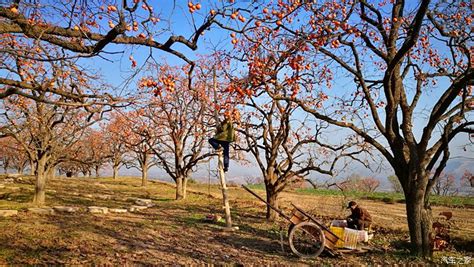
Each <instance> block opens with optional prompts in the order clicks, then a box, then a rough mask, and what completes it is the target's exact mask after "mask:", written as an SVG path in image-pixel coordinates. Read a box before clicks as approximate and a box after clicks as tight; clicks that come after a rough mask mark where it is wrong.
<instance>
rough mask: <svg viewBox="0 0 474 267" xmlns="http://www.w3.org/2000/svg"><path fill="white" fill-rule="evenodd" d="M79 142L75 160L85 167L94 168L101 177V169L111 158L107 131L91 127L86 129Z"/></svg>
mask: <svg viewBox="0 0 474 267" xmlns="http://www.w3.org/2000/svg"><path fill="white" fill-rule="evenodd" d="M77 144H78V146H77V149H78V150H79V151H78V152H79V153H78V156H76V157H75V159H74V160H75V161H76V162H78V163H80V165H81V166H82V168H83V169H88V170H94V171H95V176H96V177H99V176H100V174H99V171H100V169H101V168H102V167H103V166H104V165H105V164H106V162H107V161H109V158H110V151H109V148H110V146H109V143H108V140H107V139H106V138H105V132H104V131H103V129H91V128H89V129H87V130H85V131H84V133H83V134H82V137H81V139H80V141H79V142H78V143H77ZM88 172H90V171H88Z"/></svg>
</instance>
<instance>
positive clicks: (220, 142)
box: [209, 116, 235, 172]
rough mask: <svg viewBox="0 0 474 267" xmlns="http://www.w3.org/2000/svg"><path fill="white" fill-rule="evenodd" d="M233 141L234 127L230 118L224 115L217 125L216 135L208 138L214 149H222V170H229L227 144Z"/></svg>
mask: <svg viewBox="0 0 474 267" xmlns="http://www.w3.org/2000/svg"><path fill="white" fill-rule="evenodd" d="M234 141H235V129H234V125H233V121H232V118H231V117H230V116H225V119H224V121H223V122H222V123H220V124H219V125H218V126H217V131H216V135H215V136H214V137H213V138H211V139H209V143H210V144H211V146H212V147H213V148H214V149H219V147H222V148H223V149H224V171H225V172H227V171H228V170H229V146H230V143H232V142H234Z"/></svg>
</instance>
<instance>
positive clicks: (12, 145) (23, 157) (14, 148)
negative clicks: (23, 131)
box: [0, 137, 29, 173]
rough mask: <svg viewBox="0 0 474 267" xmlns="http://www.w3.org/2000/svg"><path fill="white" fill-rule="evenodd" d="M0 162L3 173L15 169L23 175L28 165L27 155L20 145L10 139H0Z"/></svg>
mask: <svg viewBox="0 0 474 267" xmlns="http://www.w3.org/2000/svg"><path fill="white" fill-rule="evenodd" d="M0 162H1V165H2V166H3V169H4V172H5V173H8V170H9V169H15V170H16V171H17V172H18V173H23V171H24V170H25V167H26V166H27V165H28V163H29V159H28V155H27V154H26V153H25V150H24V149H23V148H22V147H21V146H20V144H19V143H18V142H17V141H16V140H15V139H14V138H12V137H5V138H0Z"/></svg>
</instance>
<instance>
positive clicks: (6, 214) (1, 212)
mask: <svg viewBox="0 0 474 267" xmlns="http://www.w3.org/2000/svg"><path fill="white" fill-rule="evenodd" d="M15 215H18V211H17V210H0V217H10V216H15Z"/></svg>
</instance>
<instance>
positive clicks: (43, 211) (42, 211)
mask: <svg viewBox="0 0 474 267" xmlns="http://www.w3.org/2000/svg"><path fill="white" fill-rule="evenodd" d="M28 212H31V213H36V214H42V215H53V214H54V209H52V208H28Z"/></svg>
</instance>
